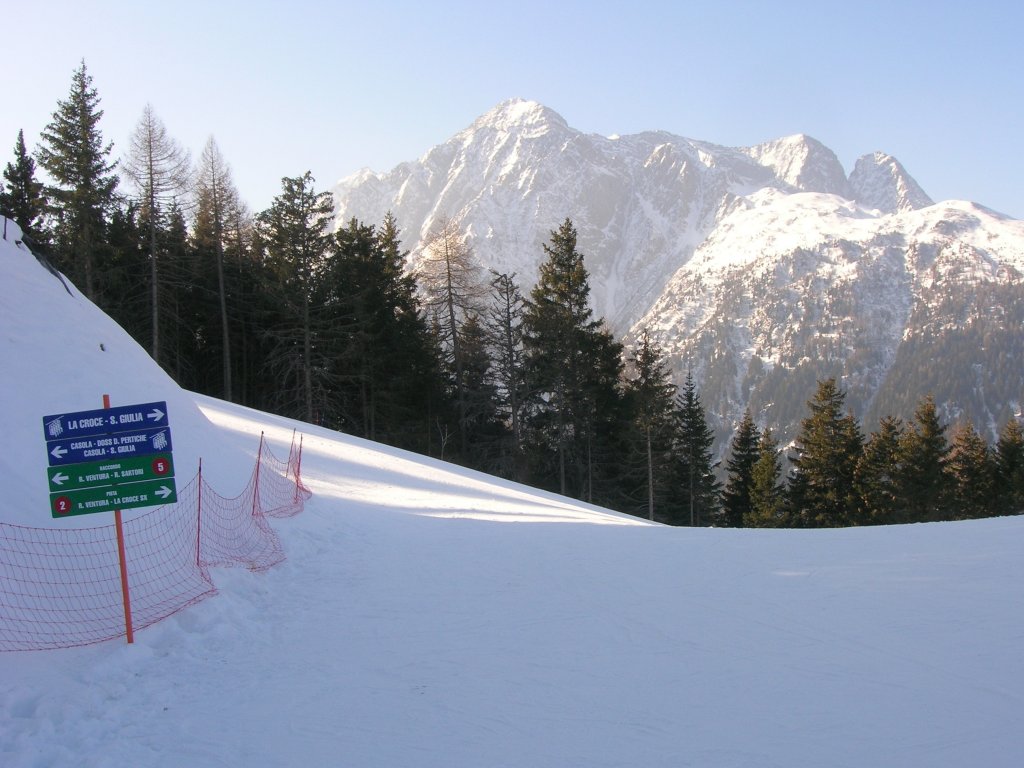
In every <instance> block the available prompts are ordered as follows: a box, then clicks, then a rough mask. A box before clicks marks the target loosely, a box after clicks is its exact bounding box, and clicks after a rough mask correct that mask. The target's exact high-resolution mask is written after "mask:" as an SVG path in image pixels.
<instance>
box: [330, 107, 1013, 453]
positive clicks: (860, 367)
mask: <svg viewBox="0 0 1024 768" xmlns="http://www.w3.org/2000/svg"><path fill="white" fill-rule="evenodd" d="M334 194H335V199H336V203H337V219H338V223H339V225H343V224H344V223H345V222H347V221H348V220H349V219H350V218H352V217H356V218H358V219H360V220H363V221H367V222H379V221H380V220H381V219H382V218H383V216H384V214H385V213H386V212H387V211H391V212H393V213H394V214H395V216H396V218H397V220H398V223H399V225H400V226H401V227H402V228H403V232H404V237H405V241H406V243H405V244H406V247H409V248H411V250H412V253H411V256H410V259H411V261H412V262H415V261H416V260H417V259H418V257H419V255H420V250H421V242H422V239H423V238H424V237H425V236H426V235H427V234H428V233H429V232H430V230H431V228H432V226H433V225H434V224H435V223H436V222H437V221H438V220H439V219H440V218H442V217H448V218H452V219H454V220H455V221H457V222H458V223H459V225H460V227H461V228H462V230H463V231H464V232H465V233H466V237H467V238H468V239H469V241H470V243H471V244H472V246H473V249H474V251H475V253H476V255H477V257H478V259H479V260H480V262H481V263H482V264H483V265H484V266H485V267H486V268H488V269H494V270H496V271H498V272H506V273H515V274H516V275H517V279H518V280H519V282H520V283H521V285H522V286H523V288H524V290H526V289H528V288H529V287H530V286H531V285H532V283H533V280H534V279H535V276H536V272H537V266H538V265H539V263H540V262H541V260H542V259H543V248H542V244H543V243H545V242H547V240H548V239H549V237H550V233H551V231H552V230H553V229H555V228H556V227H557V226H558V225H559V224H560V223H561V222H562V221H563V220H564V219H565V218H566V217H569V218H571V219H572V220H573V222H574V224H575V225H576V228H577V230H578V232H579V249H580V251H581V252H582V253H583V254H584V255H585V258H586V265H587V268H588V270H589V272H590V276H591V288H592V300H593V304H594V310H595V314H596V315H597V316H598V317H603V318H605V320H606V322H607V323H608V324H609V326H610V327H611V328H612V329H613V330H614V331H615V333H616V335H617V336H619V337H620V338H624V339H626V340H627V342H628V341H629V340H630V339H631V338H632V337H633V336H635V334H636V333H638V332H639V330H640V329H641V328H648V329H650V331H651V333H652V336H653V337H654V338H655V339H656V340H657V341H658V342H659V343H660V344H661V345H662V347H663V348H664V349H665V350H666V352H668V353H669V355H670V356H671V361H672V364H673V366H674V367H675V368H676V370H677V371H678V372H679V373H680V374H682V372H683V371H684V370H687V369H689V370H692V371H693V372H694V374H695V378H696V380H697V382H698V385H699V386H700V388H701V393H702V398H703V399H704V402H705V405H706V407H707V408H708V410H709V415H710V416H711V419H712V421H713V422H714V424H715V426H716V428H717V429H718V430H719V433H720V436H721V437H722V438H723V439H724V438H726V437H727V436H728V434H729V433H730V431H731V429H732V427H733V426H734V424H735V423H736V421H737V420H738V418H739V415H740V414H741V413H742V410H743V408H744V407H746V406H748V405H749V406H750V407H751V408H752V410H753V412H754V413H755V415H756V417H757V418H758V420H759V421H761V422H762V423H764V424H768V425H771V426H773V428H776V429H778V430H779V431H780V433H781V434H782V436H791V435H792V434H794V433H795V429H796V427H797V426H798V422H799V419H800V418H801V417H802V416H803V415H805V413H804V404H805V402H806V400H807V399H808V398H809V397H810V396H811V395H812V394H813V388H814V382H815V380H816V379H817V378H822V377H824V376H826V375H836V376H838V377H840V379H841V380H842V383H843V386H844V387H846V388H847V389H848V391H849V393H850V397H849V400H848V403H849V405H850V407H851V408H852V409H853V410H854V412H855V413H856V414H857V415H858V416H860V417H861V418H863V419H864V424H865V428H866V429H871V428H873V420H876V419H877V416H878V415H884V414H887V413H893V414H895V415H901V416H909V415H910V413H912V411H913V405H914V404H915V403H916V400H917V399H918V397H920V396H923V395H925V394H929V393H931V394H934V395H935V397H936V400H937V401H938V402H939V403H940V404H941V405H942V406H943V408H944V410H945V414H946V415H947V418H948V419H949V420H950V421H953V420H956V419H961V418H971V419H972V420H973V421H974V423H975V424H976V425H977V426H978V427H979V428H980V429H982V430H983V431H984V430H988V431H989V433H990V434H991V433H992V432H993V431H995V430H998V428H999V427H1000V426H1001V422H1003V421H1005V419H1006V418H1008V417H1009V415H1010V414H1019V412H1020V407H1021V400H1022V399H1024V398H1022V393H1024V351H1021V350H1019V347H1020V344H1019V343H1018V342H1015V340H1014V339H1015V338H1016V337H1017V336H1021V335H1024V334H1021V333H1020V331H1021V330H1022V328H1024V326H1021V325H1017V326H1016V327H1014V326H1013V323H1014V322H1018V321H1017V320H1016V319H1015V318H1016V317H1017V314H1019V313H1017V312H1016V310H1015V307H1017V306H1021V305H1022V304H1024V302H1021V301H1020V299H1024V284H1022V274H1024V223H1022V222H1019V221H1016V220H1013V219H1009V218H1007V217H1003V216H1000V215H998V214H996V213H994V212H992V211H988V210H987V209H985V208H983V207H981V206H978V205H975V204H972V203H966V202H958V201H949V202H944V203H939V204H935V203H933V202H932V200H931V199H930V198H929V197H928V195H927V194H926V193H925V192H924V191H923V190H922V189H921V187H920V186H919V185H918V184H917V183H916V182H915V181H914V179H913V178H912V177H911V176H910V174H909V173H908V172H907V171H906V169H904V168H903V166H902V165H901V164H900V163H899V162H898V160H896V159H895V158H893V157H891V156H889V155H886V154H884V153H881V152H876V153H873V154H869V155H865V156H863V157H862V158H860V159H859V160H858V161H857V163H856V165H855V167H854V169H853V171H852V172H851V173H850V174H849V176H847V175H846V173H845V171H844V170H843V167H842V164H841V163H840V162H839V160H838V158H837V157H836V156H835V153H833V152H832V151H831V150H830V149H829V148H828V147H826V146H825V145H824V144H822V143H821V142H819V141H817V140H815V139H813V138H811V137H809V136H805V135H796V136H789V137H785V138H781V139H777V140H774V141H768V142H765V143H763V144H759V145H757V146H754V147H746V148H730V147H723V146H720V145H717V144H712V143H709V142H703V141H695V140H692V139H686V138H683V137H680V136H676V135H673V134H670V133H667V132H663V131H651V132H644V133H639V134H634V135H630V136H612V137H602V136H597V135H590V134H584V133H582V132H580V131H577V130H575V129H573V128H571V127H570V126H569V125H568V124H567V123H566V121H565V120H564V119H563V118H562V117H561V116H559V115H558V114H557V113H556V112H554V111H552V110H550V109H548V108H547V107H544V106H542V105H540V104H537V103H535V102H529V101H523V100H512V101H508V102H504V103H503V104H500V105H498V106H497V107H495V108H494V109H493V110H491V111H490V112H488V113H487V114H485V115H483V116H481V117H480V118H479V119H477V120H476V121H475V122H474V123H473V124H472V125H471V126H469V127H468V128H467V129H465V130H464V131H462V132H460V133H458V134H457V135H455V136H454V137H452V138H451V139H449V140H448V141H447V142H445V143H443V144H441V145H438V146H436V147H434V148H432V149H430V150H429V151H428V152H427V153H426V154H424V155H423V156H422V157H421V158H419V160H417V161H414V162H407V163H403V164H401V165H399V166H397V167H396V168H394V169H392V170H391V171H389V172H386V173H379V174H378V173H372V172H369V171H364V172H361V173H359V174H356V175H354V176H352V177H349V178H348V179H345V180H343V181H342V182H340V183H339V184H338V185H337V186H336V187H335V189H334ZM986 302H987V303H986ZM982 304H985V306H982ZM982 326H984V329H985V330H984V332H982V330H981V328H982ZM979 333H982V335H983V336H984V337H985V339H987V342H984V341H982V342H979V344H980V347H979V346H978V344H975V341H976V340H974V341H970V342H969V341H968V339H974V336H976V335H977V334H979ZM926 358H927V359H926ZM929 361H931V362H929ZM951 366H952V368H951ZM937 370H938V371H941V375H935V373H934V372H935V371H937ZM930 371H931V373H930ZM897 382H899V385H898V386H897ZM996 382H1001V383H996ZM908 393H912V394H908ZM908 401H909V411H908Z"/></svg>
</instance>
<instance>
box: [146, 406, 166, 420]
mask: <svg viewBox="0 0 1024 768" xmlns="http://www.w3.org/2000/svg"><path fill="white" fill-rule="evenodd" d="M146 416H148V417H149V418H151V419H152V420H153V421H160V419H162V418H163V417H164V412H163V411H161V410H160V409H159V408H154V409H153V410H152V411H150V412H149V413H147V414H146Z"/></svg>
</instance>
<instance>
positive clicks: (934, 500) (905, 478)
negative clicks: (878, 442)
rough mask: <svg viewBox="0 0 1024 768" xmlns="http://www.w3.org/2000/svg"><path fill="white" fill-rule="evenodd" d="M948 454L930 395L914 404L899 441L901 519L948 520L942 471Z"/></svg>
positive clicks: (906, 520)
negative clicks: (916, 404)
mask: <svg viewBox="0 0 1024 768" xmlns="http://www.w3.org/2000/svg"><path fill="white" fill-rule="evenodd" d="M948 457H949V444H948V443H947V441H946V426H945V425H944V424H943V423H942V422H941V421H940V420H939V415H938V412H937V411H936V408H935V400H934V398H932V397H931V396H930V395H929V396H928V397H926V398H924V399H923V400H921V401H920V402H919V403H918V406H917V409H916V410H915V411H914V420H913V422H912V424H911V426H910V428H909V429H907V430H906V431H905V432H904V433H903V437H902V439H901V440H900V455H899V478H898V487H899V497H900V498H901V499H902V500H903V504H904V505H905V506H904V513H903V520H904V521H905V522H912V523H921V522H932V521H936V520H945V519H948V513H949V510H948V505H947V502H948V488H947V475H946V472H945V469H944V467H945V465H946V461H947V460H948Z"/></svg>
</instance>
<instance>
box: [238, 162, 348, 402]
mask: <svg viewBox="0 0 1024 768" xmlns="http://www.w3.org/2000/svg"><path fill="white" fill-rule="evenodd" d="M314 184H315V180H314V179H313V175H312V174H311V173H310V172H309V171H306V173H304V174H303V175H302V176H296V177H292V178H289V177H285V178H283V179H281V193H280V194H279V195H277V197H275V198H274V200H273V202H272V203H271V205H270V208H268V209H267V210H265V211H263V212H262V213H260V214H259V216H257V218H256V223H257V227H258V229H259V233H260V237H261V241H262V243H263V246H264V248H265V249H266V251H265V253H266V259H267V261H268V262H269V263H270V264H271V265H272V268H273V270H274V271H275V273H276V274H277V276H278V280H279V282H278V285H277V288H278V290H279V294H278V297H279V299H280V300H281V302H282V308H283V309H284V310H285V313H284V315H283V316H282V318H281V322H280V323H279V325H278V326H277V327H276V328H274V329H273V331H272V333H273V335H274V337H275V340H276V341H277V346H276V348H275V350H274V352H273V353H272V355H271V357H270V359H269V360H268V363H269V366H270V369H271V370H272V371H273V373H274V375H275V376H276V377H277V380H278V381H279V382H281V384H282V394H283V395H284V397H285V400H284V401H283V403H282V405H283V406H284V407H285V408H286V412H290V413H291V414H292V415H295V416H297V417H299V418H302V419H304V420H305V421H307V422H315V421H319V420H320V419H321V418H322V417H323V415H324V414H323V411H324V405H325V400H326V398H327V395H328V393H329V386H328V385H327V382H326V381H325V380H324V377H323V373H324V372H325V371H326V370H327V366H326V364H325V361H324V357H323V356H324V350H323V349H322V348H320V344H319V341H320V340H319V338H318V336H319V333H320V332H321V330H322V327H321V324H320V323H319V322H318V318H316V317H315V316H314V311H313V309H314V297H315V294H316V292H317V290H318V287H319V284H318V280H319V278H320V276H321V274H322V272H323V269H324V261H325V259H326V257H327V252H328V248H329V247H330V244H331V239H332V236H331V233H330V225H331V221H332V214H333V212H334V201H333V199H332V197H331V194H330V192H316V190H315V189H314Z"/></svg>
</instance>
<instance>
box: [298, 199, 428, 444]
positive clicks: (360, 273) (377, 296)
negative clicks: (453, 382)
mask: <svg viewBox="0 0 1024 768" xmlns="http://www.w3.org/2000/svg"><path fill="white" fill-rule="evenodd" d="M406 255H407V254H406V253H405V252H404V251H403V250H402V249H401V241H400V233H399V230H398V225H397V222H396V221H395V219H394V217H393V216H392V215H391V214H390V213H389V214H388V215H387V216H386V217H385V219H384V221H383V223H382V224H381V227H380V229H379V230H378V229H376V228H375V227H373V226H372V225H367V224H363V223H361V222H359V221H358V220H356V219H352V220H350V221H349V223H348V225H347V226H346V227H344V228H342V229H339V230H338V231H337V232H336V233H335V235H334V238H333V240H332V243H331V249H330V254H329V257H328V259H327V261H326V263H325V266H324V273H323V276H322V280H321V283H322V285H321V289H320V291H319V293H318V302H319V303H320V309H318V314H319V315H320V317H321V320H322V321H323V325H324V333H323V335H322V343H321V346H322V349H323V350H324V356H325V358H326V365H327V369H328V371H329V372H330V383H331V388H332V393H331V395H330V402H331V406H330V412H331V415H332V422H331V426H334V427H335V428H338V429H342V430H344V431H346V432H349V433H351V434H355V435H359V436H361V437H366V438H368V439H371V440H376V441H379V442H384V443H389V444H391V445H397V446H399V447H402V448H408V449H412V450H418V451H421V452H424V453H427V452H429V449H430V434H431V431H432V428H433V421H434V419H433V417H434V415H435V414H437V413H438V412H440V411H444V410H445V407H444V405H443V404H442V402H441V400H442V387H441V376H440V371H439V369H438V367H437V358H436V356H435V355H434V348H433V346H432V344H431V341H430V334H429V331H428V328H427V325H426V323H425V321H424V319H423V316H422V313H421V311H420V305H419V300H418V298H417V295H416V285H415V282H414V280H413V278H412V277H411V276H409V275H407V274H406V273H405V271H404V264H405V258H406Z"/></svg>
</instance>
